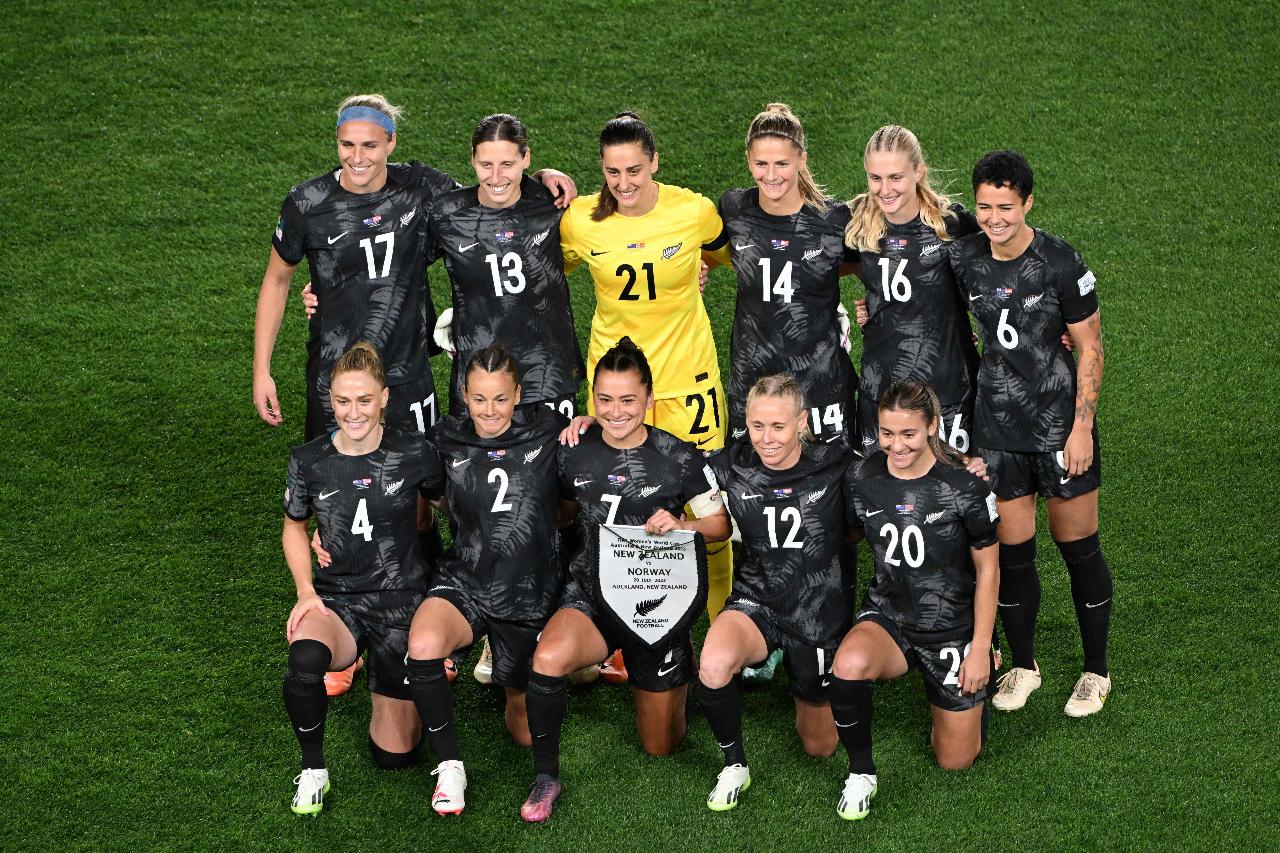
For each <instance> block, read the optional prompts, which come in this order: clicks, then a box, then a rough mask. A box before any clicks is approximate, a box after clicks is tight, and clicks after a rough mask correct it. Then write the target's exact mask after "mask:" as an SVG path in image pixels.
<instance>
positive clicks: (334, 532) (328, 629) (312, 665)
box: [282, 342, 443, 814]
mask: <svg viewBox="0 0 1280 853" xmlns="http://www.w3.org/2000/svg"><path fill="white" fill-rule="evenodd" d="M325 385H326V387H327V388H328V389H329V391H330V395H331V397H332V402H331V405H332V409H333V411H334V412H335V414H336V417H337V420H338V429H337V430H336V431H335V432H334V433H333V434H332V435H322V436H320V437H319V438H315V439H312V440H311V441H309V442H307V443H306V444H304V445H301V446H299V447H296V448H294V450H293V454H292V456H291V458H290V460H289V477H288V482H287V485H286V487H285V493H284V504H285V513H286V515H287V517H286V518H285V522H284V533H283V536H282V540H283V546H284V555H285V560H286V561H287V562H288V564H289V571H290V573H291V574H292V575H293V580H294V584H295V585H296V587H297V592H298V603H297V604H295V605H294V607H293V610H292V612H291V613H290V614H289V621H288V626H287V629H286V635H287V637H288V640H289V669H288V673H287V674H286V675H285V679H284V704H285V708H286V710H287V711H288V713H289V720H290V722H291V723H292V724H293V730H294V733H295V734H296V735H297V737H298V744H299V745H300V746H301V748H302V772H301V774H300V775H299V776H298V778H297V779H295V780H294V782H295V784H296V785H297V786H298V788H297V792H296V793H295V794H294V797H293V804H292V809H293V811H295V812H297V813H298V814H315V813H317V812H319V811H320V810H321V808H323V806H324V795H325V793H327V792H328V790H329V771H328V770H327V769H326V768H325V761H324V721H325V715H326V712H327V709H328V696H327V695H326V693H325V688H324V684H323V678H324V674H325V672H326V671H328V670H331V669H334V670H340V669H342V668H344V667H347V666H348V665H350V664H351V662H352V661H353V660H355V659H357V658H358V657H359V655H360V654H361V653H362V652H363V651H364V650H365V649H366V648H367V649H368V650H369V692H370V693H371V694H372V701H373V715H372V718H371V719H370V722H369V748H370V750H372V752H373V760H374V762H375V763H376V764H377V765H378V766H379V767H384V768H399V767H406V766H408V765H409V764H410V763H412V761H413V759H414V758H415V756H416V755H417V750H418V745H419V744H420V743H421V729H420V727H419V724H418V718H417V717H418V715H417V713H416V712H415V711H414V709H413V704H412V702H410V701H409V699H410V696H409V688H408V687H407V684H408V679H407V676H408V671H407V670H406V668H405V663H404V658H405V651H406V648H407V644H408V636H409V621H410V619H411V618H412V617H413V612H414V610H415V609H416V608H417V606H418V603H419V602H420V601H421V600H422V596H423V594H424V593H425V592H426V589H427V569H426V566H425V565H424V564H423V559H422V552H421V550H420V549H419V547H418V539H417V532H416V531H417V527H416V520H417V495H418V493H419V492H420V491H421V492H423V493H429V492H433V491H435V490H438V489H439V488H440V485H441V481H442V477H443V473H442V470H441V467H440V458H439V457H438V456H437V455H436V452H435V450H434V448H432V447H431V445H430V444H428V443H426V442H424V441H423V440H422V437H421V436H420V435H418V434H417V433H409V432H401V431H396V430H392V429H384V427H383V426H382V422H381V421H382V412H383V410H384V409H385V408H386V405H387V397H388V390H387V387H386V384H385V381H384V379H383V373H382V365H381V362H380V360H379V358H378V355H377V353H376V352H375V351H374V349H373V347H372V346H370V345H369V344H367V343H363V342H361V343H357V344H356V346H354V347H352V348H351V349H350V350H348V351H347V352H346V353H345V354H344V355H343V356H342V357H341V358H339V359H338V363H337V364H336V365H335V367H334V370H333V375H332V378H331V382H326V383H325ZM313 515H314V516H315V518H316V522H317V528H318V533H319V536H320V540H321V542H322V543H323V546H324V548H325V549H326V550H327V551H328V564H327V567H326V568H325V569H324V570H322V571H319V572H316V573H315V574H314V576H313V574H312V570H311V552H310V548H309V545H308V538H307V521H308V519H310V518H311V517H312V516H313Z"/></svg>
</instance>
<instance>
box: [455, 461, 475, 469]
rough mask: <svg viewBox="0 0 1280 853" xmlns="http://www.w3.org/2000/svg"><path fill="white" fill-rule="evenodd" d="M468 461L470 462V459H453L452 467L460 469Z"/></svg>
mask: <svg viewBox="0 0 1280 853" xmlns="http://www.w3.org/2000/svg"><path fill="white" fill-rule="evenodd" d="M470 461H471V460H470V459H455V460H453V467H454V468H461V467H462V466H463V465H466V464H467V463H468V462H470Z"/></svg>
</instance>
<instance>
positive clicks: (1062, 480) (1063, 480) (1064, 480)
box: [1058, 477, 1071, 486]
mask: <svg viewBox="0 0 1280 853" xmlns="http://www.w3.org/2000/svg"><path fill="white" fill-rule="evenodd" d="M1070 479H1071V478H1070V477H1059V478H1058V484H1059V485H1062V486H1065V485H1066V484H1067V481H1068V480H1070Z"/></svg>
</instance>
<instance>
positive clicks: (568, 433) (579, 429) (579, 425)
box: [560, 415, 596, 447]
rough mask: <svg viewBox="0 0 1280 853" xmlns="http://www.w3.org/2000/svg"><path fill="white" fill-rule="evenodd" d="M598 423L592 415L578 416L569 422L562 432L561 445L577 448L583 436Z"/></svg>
mask: <svg viewBox="0 0 1280 853" xmlns="http://www.w3.org/2000/svg"><path fill="white" fill-rule="evenodd" d="M595 422H596V419H595V418H593V417H591V416H590V415H578V416H577V417H575V418H574V419H573V420H571V421H569V425H568V426H567V427H565V428H564V429H562V430H560V443H561V444H564V445H567V446H569V447H577V446H578V442H579V441H580V440H581V438H582V434H583V433H585V432H586V431H587V428H588V427H589V426H591V425H592V424H593V423H595Z"/></svg>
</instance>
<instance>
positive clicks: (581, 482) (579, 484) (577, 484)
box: [573, 480, 591, 489]
mask: <svg viewBox="0 0 1280 853" xmlns="http://www.w3.org/2000/svg"><path fill="white" fill-rule="evenodd" d="M590 482H591V481H590V480H574V481H573V487H574V488H575V489H580V488H582V487H583V486H585V485H586V484H587V483H590Z"/></svg>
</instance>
